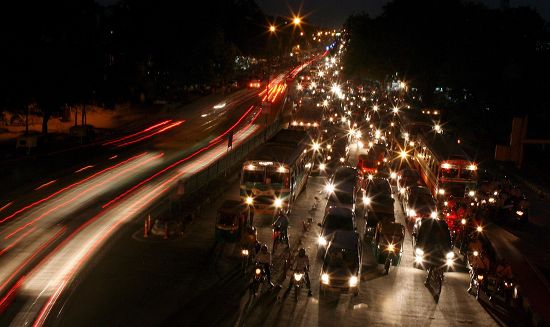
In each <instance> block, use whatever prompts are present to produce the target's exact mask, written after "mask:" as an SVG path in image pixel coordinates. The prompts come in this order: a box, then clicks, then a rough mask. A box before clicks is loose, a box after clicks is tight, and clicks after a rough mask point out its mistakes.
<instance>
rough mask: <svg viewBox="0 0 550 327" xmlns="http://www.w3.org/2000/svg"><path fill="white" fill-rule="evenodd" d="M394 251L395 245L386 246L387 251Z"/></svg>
mask: <svg viewBox="0 0 550 327" xmlns="http://www.w3.org/2000/svg"><path fill="white" fill-rule="evenodd" d="M394 250H395V245H393V244H391V243H390V244H388V251H390V252H393V251H394Z"/></svg>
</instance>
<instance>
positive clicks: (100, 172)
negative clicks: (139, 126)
mask: <svg viewBox="0 0 550 327" xmlns="http://www.w3.org/2000/svg"><path fill="white" fill-rule="evenodd" d="M146 154H147V152H143V153H141V154H138V155H136V156H133V157H131V158H129V159H126V160H124V161H121V162H119V163H117V164H115V165H113V166H110V167H107V168H105V169H103V170H101V171H98V172H97V173H95V174H93V175H91V176H88V177H86V178H84V179H83V180H81V181H78V182H76V183H73V184H71V185H68V186H65V187H64V188H62V189H60V190H58V191H56V192H54V193H52V194H50V195H48V196H47V197H45V198H43V199H41V200H38V201H35V202H33V203H31V204H29V205H27V206H25V207H23V208H21V209H19V210H17V211H15V212H14V213H12V214H11V215H9V216H7V217H4V218H2V219H1V220H0V224H2V223H4V222H6V221H8V220H10V219H12V218H14V217H15V216H17V215H19V214H21V213H23V212H25V211H27V210H29V209H31V208H33V207H35V206H36V205H38V204H40V203H43V202H45V201H48V200H49V199H51V198H53V197H54V196H56V195H59V194H61V193H63V192H65V191H67V190H70V189H71V188H73V187H75V186H78V185H80V184H82V183H84V182H87V181H89V180H90V179H92V178H95V177H96V176H99V175H101V174H103V173H106V172H108V171H109V170H112V169H115V168H117V167H119V166H121V165H124V164H127V163H129V162H131V161H133V160H136V159H138V158H140V157H142V156H144V155H146Z"/></svg>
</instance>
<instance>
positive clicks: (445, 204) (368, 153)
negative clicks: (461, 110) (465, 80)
mask: <svg viewBox="0 0 550 327" xmlns="http://www.w3.org/2000/svg"><path fill="white" fill-rule="evenodd" d="M343 51H345V48H344V46H343V45H341V46H340V48H339V51H335V54H334V55H332V56H331V55H326V56H324V57H322V58H321V59H319V60H317V61H316V62H313V63H312V64H310V65H309V66H308V67H307V68H305V69H304V71H303V73H302V74H300V75H298V76H297V77H296V80H295V81H294V83H292V84H290V85H289V95H288V96H289V99H290V100H291V104H292V108H291V110H290V112H289V113H288V116H287V117H286V120H285V121H286V124H285V125H284V126H285V128H284V129H283V130H281V131H280V132H279V133H277V134H276V135H275V136H274V137H273V138H271V139H270V140H268V141H267V142H266V143H265V144H264V145H262V146H261V147H260V148H259V149H257V150H256V151H255V152H254V153H252V154H250V155H249V156H248V160H247V161H245V162H244V163H243V166H242V170H241V173H240V188H239V196H240V198H241V201H226V202H225V203H224V205H223V206H222V208H220V209H219V212H220V215H219V219H220V221H219V222H218V225H217V226H219V227H220V228H219V229H217V230H216V233H217V235H216V236H217V237H219V238H223V235H222V233H223V232H224V230H223V228H222V227H223V226H222V225H223V224H220V223H221V222H223V220H225V221H226V225H227V226H235V225H236V224H237V225H238V223H235V222H234V221H233V218H228V217H238V216H239V214H240V215H241V217H242V216H244V217H246V218H245V221H246V223H245V224H244V225H245V226H246V231H245V232H244V233H243V234H242V235H243V236H242V238H241V239H240V241H239V242H240V243H239V245H240V248H241V250H240V253H241V258H242V259H241V260H242V264H241V265H240V267H241V268H240V269H241V271H242V272H243V274H244V276H245V277H246V278H250V286H249V297H248V300H247V301H248V302H247V305H248V309H247V310H249V311H253V310H254V309H253V307H254V304H253V303H254V300H256V301H260V299H262V298H264V297H269V298H275V299H276V301H277V303H281V302H284V301H285V300H286V298H287V297H288V296H289V295H291V297H292V298H294V299H295V301H299V299H300V292H301V289H307V294H308V298H309V297H314V298H319V299H321V297H323V296H327V294H333V295H334V294H336V295H337V296H338V295H339V294H349V295H351V296H352V297H357V296H360V290H361V289H363V287H364V285H363V287H362V285H361V284H365V283H366V284H367V286H366V287H367V288H368V283H369V281H368V280H370V279H371V278H372V277H369V276H367V275H368V274H369V273H368V271H366V270H368V269H365V267H374V271H375V272H376V274H378V275H379V276H387V275H390V276H391V275H392V274H396V273H397V272H394V271H398V270H399V269H400V268H398V267H399V266H400V265H401V263H402V262H407V263H409V262H411V265H410V266H412V267H413V268H414V269H416V270H417V271H421V272H423V275H422V278H421V280H422V281H423V285H422V283H420V285H419V286H420V287H424V288H425V289H426V290H427V291H428V292H429V294H430V296H431V298H432V302H433V303H436V304H437V303H438V301H439V299H440V295H441V294H442V292H445V291H444V289H445V287H444V285H445V280H446V275H447V274H448V273H450V272H461V273H462V275H463V276H467V278H465V279H464V283H463V284H464V287H463V288H462V290H461V292H463V293H464V294H469V295H467V296H468V297H470V298H471V299H473V301H474V302H475V301H476V300H477V301H480V297H481V298H483V299H485V302H487V303H489V304H490V305H495V306H496V305H499V306H500V307H501V308H504V310H507V309H508V310H512V308H513V307H514V306H517V305H518V299H519V297H520V296H521V293H520V291H519V287H518V286H517V285H516V283H515V281H514V274H513V272H512V271H511V267H510V265H509V264H508V263H507V261H506V258H501V257H498V256H497V255H496V254H495V252H494V250H493V249H492V248H491V243H490V242H489V241H488V239H487V237H486V235H485V233H484V227H485V225H486V223H487V222H488V221H490V220H496V219H507V220H511V221H514V222H517V224H518V228H520V227H521V225H522V224H525V222H526V221H527V219H528V203H527V199H526V198H525V196H523V195H522V193H521V191H520V190H519V189H518V188H517V187H514V186H513V185H512V184H511V183H509V182H507V181H506V180H498V179H496V178H492V177H489V175H488V174H487V173H486V172H484V171H483V172H482V168H481V167H479V166H478V163H476V162H475V161H474V160H473V159H471V158H470V157H469V156H468V155H467V154H466V152H465V151H464V150H463V149H462V147H461V144H460V143H461V141H460V139H458V140H457V139H452V138H451V137H449V136H448V135H447V134H446V132H445V130H444V128H443V124H442V123H441V122H439V121H433V120H432V119H433V117H434V116H433V115H434V114H435V115H438V114H440V112H438V111H437V110H431V111H432V112H431V113H430V115H428V114H426V110H418V109H414V108H412V107H411V106H410V105H409V104H408V103H407V92H408V86H407V85H406V84H405V83H404V82H402V81H394V82H393V83H390V85H389V86H388V85H380V84H365V85H357V84H353V83H352V82H350V81H341V80H339V78H338V76H339V72H340V71H341V69H343V67H341V66H340V56H341V55H342V53H343ZM312 189H313V190H314V191H315V192H314V195H313V196H308V199H303V198H304V197H306V196H304V195H302V194H303V193H307V192H310V191H311V190H312ZM304 202H305V203H304ZM298 206H301V207H307V211H308V212H309V214H308V215H303V214H301V213H302V212H304V210H301V211H300V210H298V209H296V210H295V207H298ZM296 216H300V217H296ZM497 217H498V218H497ZM312 235H313V236H312ZM293 238H294V240H293ZM405 242H407V243H405ZM409 242H410V243H409ZM409 244H410V248H411V249H412V250H410V251H405V249H406V248H409ZM370 269H372V268H370ZM370 275H372V271H371V272H370ZM378 275H377V276H378ZM277 276H278V277H277ZM417 286H418V285H415V287H417ZM305 292H306V291H304V293H305ZM512 311H513V310H512ZM249 314H250V313H249Z"/></svg>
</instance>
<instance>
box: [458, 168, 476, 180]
mask: <svg viewBox="0 0 550 327" xmlns="http://www.w3.org/2000/svg"><path fill="white" fill-rule="evenodd" d="M475 177H476V171H475V170H469V169H466V168H462V169H461V170H460V178H464V179H475Z"/></svg>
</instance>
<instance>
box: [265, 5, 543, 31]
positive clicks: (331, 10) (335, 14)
mask: <svg viewBox="0 0 550 327" xmlns="http://www.w3.org/2000/svg"><path fill="white" fill-rule="evenodd" d="M441 1H445V0H441ZM256 2H257V3H258V5H259V6H260V7H261V8H262V9H263V11H264V12H265V13H266V14H268V15H274V16H277V15H279V16H290V15H291V13H292V12H295V13H297V12H298V11H300V13H301V14H307V15H308V18H309V19H310V20H311V22H312V23H313V24H316V25H321V26H326V27H339V26H341V25H342V24H343V23H344V21H345V20H346V18H347V17H348V16H349V15H350V14H351V13H353V12H361V11H365V12H367V13H369V14H370V15H371V16H373V17H374V16H378V15H379V14H380V13H381V11H382V7H383V6H384V4H385V3H387V2H389V0H256ZM479 2H482V3H484V4H486V5H487V6H489V7H491V8H496V7H498V6H499V5H500V2H501V0H479ZM509 2H510V6H511V7H516V6H529V7H533V8H535V9H536V10H537V11H538V12H539V13H540V14H541V15H542V16H543V17H544V18H545V19H546V21H550V0H510V1H509ZM300 8H301V10H300Z"/></svg>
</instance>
